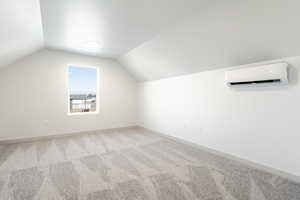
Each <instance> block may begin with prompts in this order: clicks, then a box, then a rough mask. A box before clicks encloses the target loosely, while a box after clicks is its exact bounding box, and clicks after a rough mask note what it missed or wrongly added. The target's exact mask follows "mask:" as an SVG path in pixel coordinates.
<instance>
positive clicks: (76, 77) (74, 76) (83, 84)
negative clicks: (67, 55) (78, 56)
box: [68, 66, 99, 114]
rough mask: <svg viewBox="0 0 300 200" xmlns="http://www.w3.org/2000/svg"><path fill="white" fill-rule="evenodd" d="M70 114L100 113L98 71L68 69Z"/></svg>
mask: <svg viewBox="0 0 300 200" xmlns="http://www.w3.org/2000/svg"><path fill="white" fill-rule="evenodd" d="M68 76H69V77H68V79H69V114H84V113H98V107H99V105H98V98H99V96H98V69H97V68H95V67H77V66H69V67H68Z"/></svg>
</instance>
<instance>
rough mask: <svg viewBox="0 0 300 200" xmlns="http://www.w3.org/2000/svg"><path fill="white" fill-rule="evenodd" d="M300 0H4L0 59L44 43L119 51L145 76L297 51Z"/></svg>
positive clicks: (97, 52)
mask: <svg viewBox="0 0 300 200" xmlns="http://www.w3.org/2000/svg"><path fill="white" fill-rule="evenodd" d="M299 6H300V2H299V1H298V0H276V1H274V0H252V1H237V0H226V1H220V0H26V1H18V0H2V1H1V6H0V25H1V29H0V67H1V66H5V65H7V64H9V63H12V62H14V61H16V60H17V59H20V58H22V57H24V56H26V55H29V54H31V53H33V52H35V51H37V50H39V49H41V48H51V49H59V50H65V51H71V52H77V53H81V54H86V55H91V56H99V57H110V58H113V59H117V60H118V61H119V62H120V63H121V64H123V66H124V67H125V68H126V69H127V70H128V71H129V72H131V74H132V75H133V76H134V77H135V78H136V79H137V80H139V81H147V80H155V79H161V78H166V77H171V76H178V75H183V74H189V73H194V72H199V71H204V70H211V69H216V68H221V67H227V66H233V65H240V64H246V63H251V62H257V61H263V60H268V59H276V58H281V57H285V56H297V55H299V52H300V45H299V44H298V43H299V39H298V36H299V35H300V28H299V26H298V24H299V19H300V12H298V8H299Z"/></svg>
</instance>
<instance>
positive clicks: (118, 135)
mask: <svg viewBox="0 0 300 200" xmlns="http://www.w3.org/2000/svg"><path fill="white" fill-rule="evenodd" d="M0 199H1V200H190V199H191V200H299V199H300V185H299V184H297V183H295V182H292V181H290V180H287V179H285V178H283V177H280V176H277V175H274V174H271V173H268V172H265V171H261V170H257V169H254V168H251V167H249V166H246V165H244V164H241V163H239V162H236V161H232V160H229V159H226V158H224V157H221V156H217V155H215V154H212V153H209V152H206V151H203V150H200V149H198V148H195V147H192V146H189V145H186V144H183V143H179V142H176V141H173V140H171V139H168V138H165V137H162V136H159V135H156V134H153V133H151V132H148V131H146V130H143V129H124V130H120V131H109V132H107V133H103V132H101V133H97V131H95V132H90V133H86V134H80V135H76V136H70V137H64V138H56V139H49V140H41V141H36V142H30V143H19V144H9V145H1V146H0Z"/></svg>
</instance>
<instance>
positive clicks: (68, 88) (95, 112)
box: [67, 64, 100, 116]
mask: <svg viewBox="0 0 300 200" xmlns="http://www.w3.org/2000/svg"><path fill="white" fill-rule="evenodd" d="M70 67H78V68H90V69H96V73H97V74H96V75H97V77H96V84H97V85H96V111H94V112H78V113H72V112H71V110H70V87H69V69H70ZM99 77H100V73H99V67H95V66H85V65H80V64H68V65H67V91H68V92H67V93H68V103H67V104H68V113H67V114H68V116H74V115H95V114H99V105H100V104H99V79H100V78H99Z"/></svg>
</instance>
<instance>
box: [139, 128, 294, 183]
mask: <svg viewBox="0 0 300 200" xmlns="http://www.w3.org/2000/svg"><path fill="white" fill-rule="evenodd" d="M137 127H138V128H140V129H145V130H147V131H150V132H152V133H153V134H156V135H159V136H162V137H165V138H168V139H171V140H173V141H175V142H178V143H182V144H185V145H189V146H192V147H194V148H197V149H200V150H202V151H206V152H209V153H212V154H215V155H217V156H222V157H224V158H227V159H230V160H234V161H236V162H239V163H241V164H243V165H246V166H249V167H251V168H254V169H258V170H262V171H265V172H268V173H272V174H274V175H277V176H281V177H283V178H286V179H288V180H290V181H293V182H296V183H298V184H300V176H297V175H294V174H291V173H288V172H284V171H282V170H279V169H275V168H273V167H270V166H266V165H263V164H259V163H256V162H253V161H250V160H247V159H243V158H240V157H237V156H234V155H231V154H228V153H224V152H221V151H218V150H214V149H211V148H208V147H205V146H202V145H199V144H197V143H193V142H190V141H188V140H185V139H182V138H177V137H174V136H170V135H167V134H164V133H160V132H157V131H155V130H151V129H149V128H145V127H143V126H137Z"/></svg>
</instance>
